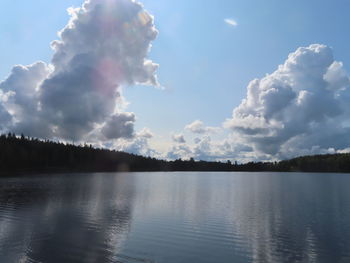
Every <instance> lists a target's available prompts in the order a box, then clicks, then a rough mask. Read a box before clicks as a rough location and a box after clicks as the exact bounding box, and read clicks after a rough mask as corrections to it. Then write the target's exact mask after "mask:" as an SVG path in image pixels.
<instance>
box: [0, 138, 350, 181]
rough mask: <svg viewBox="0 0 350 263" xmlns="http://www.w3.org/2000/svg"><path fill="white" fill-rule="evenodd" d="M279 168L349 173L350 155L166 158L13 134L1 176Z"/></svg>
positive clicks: (0, 157)
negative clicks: (260, 159)
mask: <svg viewBox="0 0 350 263" xmlns="http://www.w3.org/2000/svg"><path fill="white" fill-rule="evenodd" d="M127 171H131V172H132V171H255V172H259V171H276V172H277V171H280V172H341V173H350V154H349V153H344V154H329V155H315V156H303V157H298V158H294V159H291V160H283V161H280V162H249V163H245V164H238V163H237V162H234V163H232V162H231V161H226V162H207V161H201V160H200V161H195V160H194V159H193V158H191V159H190V160H181V159H178V160H175V161H165V160H158V159H155V158H151V157H144V156H139V155H134V154H129V153H125V152H118V151H114V150H108V149H98V148H94V147H92V146H91V145H87V144H85V145H78V146H77V145H73V144H66V143H63V142H55V141H49V140H39V139H37V138H29V137H26V136H24V135H21V136H16V135H15V134H13V133H9V134H6V135H5V134H4V135H1V136H0V174H1V175H2V176H6V175H12V174H13V173H17V174H31V173H60V172H127Z"/></svg>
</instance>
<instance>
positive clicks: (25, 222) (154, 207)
mask: <svg viewBox="0 0 350 263" xmlns="http://www.w3.org/2000/svg"><path fill="white" fill-rule="evenodd" d="M0 262H4V263H7V262H9V263H17V262H19V263H22V262H23V263H24V262H25V263H27V262H33V263H34V262H35V263H39V262H41V263H46V262H54V263H56V262H57V263H70V262H77V263H80V262H81V263H89V262H91V263H92V262H94V263H95V262H101V263H103V262H115V263H121V262H130V263H139V262H140V263H141V262H143V263H145V262H146V263H152V262H159V263H173V262H174V263H175V262H176V263H178V262H184V263H187V262H188V263H196V262H200V263H205V262H214V263H224V262H225V263H226V262H227V263H233V262H235V263H236V262H237V263H240V262H242V263H247V262H269V263H270V262H276V263H281V262H325V263H330V262H350V175H346V174H303V173H119V174H117V173H115V174H112V173H111V174H64V175H47V176H31V177H30V178H24V177H22V178H2V179H0Z"/></svg>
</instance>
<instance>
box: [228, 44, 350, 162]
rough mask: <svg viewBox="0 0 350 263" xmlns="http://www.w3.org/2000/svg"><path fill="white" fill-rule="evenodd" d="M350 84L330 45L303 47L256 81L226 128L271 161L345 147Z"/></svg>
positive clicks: (347, 139) (346, 142) (348, 140)
mask: <svg viewBox="0 0 350 263" xmlns="http://www.w3.org/2000/svg"><path fill="white" fill-rule="evenodd" d="M349 85H350V80H349V76H348V75H347V73H346V71H345V69H344V67H343V64H342V63H341V62H337V61H335V60H334V57H333V53H332V50H331V49H330V48H329V47H327V46H325V45H320V44H314V45H310V46H309V47H301V48H298V49H297V50H296V51H295V52H294V53H291V54H290V55H289V57H288V59H287V60H286V61H285V63H284V64H283V65H280V66H279V67H278V69H277V70H276V71H275V72H273V73H272V74H269V75H266V76H265V77H264V78H262V79H255V80H253V81H251V82H250V84H249V85H248V92H247V97H246V98H245V99H244V100H243V101H242V103H241V104H240V105H239V106H238V107H237V108H235V109H234V111H233V116H232V118H231V119H228V120H227V121H226V123H225V126H226V127H228V128H230V129H232V130H233V131H234V133H235V134H236V136H237V137H240V138H242V139H243V141H244V143H246V144H247V145H248V146H251V147H252V148H253V149H254V150H255V151H256V152H258V153H262V154H268V155H269V156H270V157H271V158H273V157H275V158H288V157H293V156H296V155H302V154H307V153H324V152H333V151H334V149H335V150H337V149H343V148H345V147H347V146H349V144H350V137H349V136H348V134H349V132H350V129H349V127H350V126H349V118H348V116H349V115H348V114H349V104H348V101H349V98H350V93H349Z"/></svg>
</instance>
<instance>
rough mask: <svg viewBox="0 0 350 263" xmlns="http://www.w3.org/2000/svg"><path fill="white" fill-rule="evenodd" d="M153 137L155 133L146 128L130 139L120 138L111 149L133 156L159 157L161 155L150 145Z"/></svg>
mask: <svg viewBox="0 0 350 263" xmlns="http://www.w3.org/2000/svg"><path fill="white" fill-rule="evenodd" d="M153 136H154V135H153V133H152V132H151V131H150V130H149V129H148V128H144V129H143V130H141V131H140V132H138V133H136V134H135V136H133V137H132V138H130V139H127V138H119V139H118V140H116V141H114V143H113V145H112V147H111V148H113V149H116V150H118V151H123V152H128V153H132V154H138V155H143V156H150V157H159V156H160V154H159V153H158V152H157V151H156V150H155V149H153V148H152V147H151V146H150V144H149V140H150V139H152V138H153Z"/></svg>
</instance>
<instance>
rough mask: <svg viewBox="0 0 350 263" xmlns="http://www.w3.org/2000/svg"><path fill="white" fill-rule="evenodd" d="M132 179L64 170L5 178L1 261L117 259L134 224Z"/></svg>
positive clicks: (1, 190)
mask: <svg viewBox="0 0 350 263" xmlns="http://www.w3.org/2000/svg"><path fill="white" fill-rule="evenodd" d="M125 178H127V180H125ZM131 179H132V178H129V177H125V176H123V175H118V176H115V175H113V176H109V175H105V176H101V175H90V176H84V175H81V176H78V175H74V178H73V175H66V176H61V177H38V178H34V179H22V178H20V179H10V180H8V181H4V180H3V181H2V182H1V188H0V204H1V208H0V209H1V213H0V251H1V256H0V261H1V262H116V260H117V255H118V251H119V246H120V245H121V244H122V243H123V241H124V240H125V237H126V235H127V232H128V231H129V228H130V218H131V209H130V208H131V205H132V200H133V196H134V187H133V185H134V184H133V180H131Z"/></svg>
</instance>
